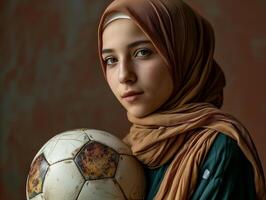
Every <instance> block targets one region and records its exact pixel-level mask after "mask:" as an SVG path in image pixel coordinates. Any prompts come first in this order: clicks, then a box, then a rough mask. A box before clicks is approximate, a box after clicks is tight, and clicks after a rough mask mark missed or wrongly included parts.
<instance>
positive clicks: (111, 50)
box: [102, 40, 151, 54]
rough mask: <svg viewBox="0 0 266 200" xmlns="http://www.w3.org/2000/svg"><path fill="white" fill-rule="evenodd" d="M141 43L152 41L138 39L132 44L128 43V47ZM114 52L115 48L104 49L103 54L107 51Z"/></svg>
mask: <svg viewBox="0 0 266 200" xmlns="http://www.w3.org/2000/svg"><path fill="white" fill-rule="evenodd" d="M140 44H151V42H150V41H149V40H138V41H135V42H132V43H130V44H128V45H127V48H133V47H136V46H138V45H140ZM112 52H114V50H113V49H103V50H102V54H105V53H112Z"/></svg>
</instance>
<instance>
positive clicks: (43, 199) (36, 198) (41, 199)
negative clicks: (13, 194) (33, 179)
mask: <svg viewBox="0 0 266 200" xmlns="http://www.w3.org/2000/svg"><path fill="white" fill-rule="evenodd" d="M27 199H28V200H46V199H45V198H44V196H43V194H39V195H37V196H35V197H33V198H32V199H29V198H28V197H27Z"/></svg>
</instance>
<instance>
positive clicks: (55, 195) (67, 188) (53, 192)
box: [43, 160, 85, 200]
mask: <svg viewBox="0 0 266 200" xmlns="http://www.w3.org/2000/svg"><path fill="white" fill-rule="evenodd" d="M84 182H85V180H84V178H83V176H82V175H81V174H80V172H79V170H78V168H77V166H76V164H75V162H74V161H73V160H65V161H61V162H58V163H55V164H53V165H51V166H50V167H49V169H48V171H47V174H46V176H45V180H44V185H43V194H44V198H45V199H47V200H49V199H51V200H72V199H76V198H77V197H78V194H79V192H80V190H81V188H82V186H83V184H84Z"/></svg>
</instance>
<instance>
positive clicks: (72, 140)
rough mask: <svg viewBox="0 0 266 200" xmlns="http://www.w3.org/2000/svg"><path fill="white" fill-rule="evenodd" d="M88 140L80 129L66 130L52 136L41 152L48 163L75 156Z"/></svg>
mask: <svg viewBox="0 0 266 200" xmlns="http://www.w3.org/2000/svg"><path fill="white" fill-rule="evenodd" d="M88 141H89V138H88V136H87V135H86V134H85V133H84V132H83V131H82V130H80V132H79V131H76V130H73V131H67V132H64V133H63V134H60V135H57V136H56V137H54V138H52V139H51V141H50V142H49V144H48V145H46V146H45V148H44V149H43V154H44V155H45V158H46V159H47V161H48V163H49V164H53V163H55V162H58V161H61V160H65V159H71V158H74V157H75V156H76V154H77V153H78V151H79V150H80V149H81V147H82V146H83V145H84V144H85V143H86V142H88Z"/></svg>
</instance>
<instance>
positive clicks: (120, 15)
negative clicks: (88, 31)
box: [103, 12, 130, 29]
mask: <svg viewBox="0 0 266 200" xmlns="http://www.w3.org/2000/svg"><path fill="white" fill-rule="evenodd" d="M117 19H130V17H129V16H128V15H126V14H124V13H121V12H117V13H114V14H111V15H109V16H108V17H106V19H105V22H104V25H103V29H104V28H105V27H106V26H107V25H108V24H110V23H111V22H112V21H114V20H117Z"/></svg>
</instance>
